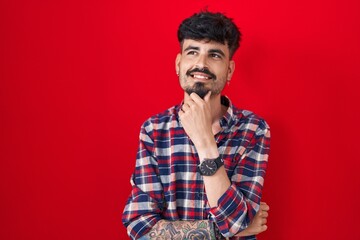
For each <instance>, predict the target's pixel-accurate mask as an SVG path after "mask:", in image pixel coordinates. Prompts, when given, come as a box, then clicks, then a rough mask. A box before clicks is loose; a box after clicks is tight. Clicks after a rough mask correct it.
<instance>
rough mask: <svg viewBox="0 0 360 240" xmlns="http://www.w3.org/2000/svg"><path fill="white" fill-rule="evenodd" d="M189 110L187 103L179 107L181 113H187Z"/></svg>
mask: <svg viewBox="0 0 360 240" xmlns="http://www.w3.org/2000/svg"><path fill="white" fill-rule="evenodd" d="M189 109H190V106H189V104H187V103H184V104H183V105H182V107H181V110H182V111H183V112H186V111H188V110H189Z"/></svg>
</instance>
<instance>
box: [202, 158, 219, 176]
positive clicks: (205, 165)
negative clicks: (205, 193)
mask: <svg viewBox="0 0 360 240" xmlns="http://www.w3.org/2000/svg"><path fill="white" fill-rule="evenodd" d="M216 170H217V165H216V163H215V161H213V160H205V161H203V162H202V163H201V164H200V171H201V174H202V175H205V176H211V175H214V173H215V172H216Z"/></svg>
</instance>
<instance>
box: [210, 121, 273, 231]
mask: <svg viewBox="0 0 360 240" xmlns="http://www.w3.org/2000/svg"><path fill="white" fill-rule="evenodd" d="M251 136H252V137H251V138H250V141H249V144H247V146H246V150H245V151H244V153H243V154H239V159H238V164H237V166H236V168H235V170H234V172H233V175H232V176H231V185H230V187H229V188H228V189H227V190H226V192H225V193H224V194H223V195H222V196H221V197H220V198H219V200H218V206H217V207H213V208H211V209H210V214H211V218H212V220H213V221H214V222H216V224H217V226H218V228H219V230H220V232H221V234H222V235H223V236H224V237H232V236H234V235H235V234H237V233H239V232H241V231H242V230H244V229H245V228H246V227H247V226H248V225H249V223H250V222H251V220H252V218H253V217H254V216H255V214H256V212H257V211H258V210H259V207H260V200H261V195H262V188H263V184H264V177H265V173H266V168H267V163H268V156H269V151H270V128H269V126H268V125H267V124H266V122H265V121H263V120H262V121H261V122H260V124H259V126H258V128H257V129H256V130H255V131H254V132H253V134H251Z"/></svg>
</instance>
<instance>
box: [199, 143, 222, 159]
mask: <svg viewBox="0 0 360 240" xmlns="http://www.w3.org/2000/svg"><path fill="white" fill-rule="evenodd" d="M195 147H196V150H197V152H198V155H199V159H200V161H201V162H202V161H204V159H205V158H217V157H218V156H219V150H218V148H217V145H216V142H215V141H214V143H209V144H206V145H201V146H198V147H197V146H195Z"/></svg>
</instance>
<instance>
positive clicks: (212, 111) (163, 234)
mask: <svg viewBox="0 0 360 240" xmlns="http://www.w3.org/2000/svg"><path fill="white" fill-rule="evenodd" d="M175 68H176V72H177V73H178V75H179V82H180V86H181V87H182V88H183V90H184V103H183V106H182V110H181V111H180V112H179V117H180V121H181V124H182V126H183V128H184V130H185V132H186V133H187V135H188V136H189V137H190V139H191V140H192V142H193V143H194V145H195V147H196V150H197V152H198V155H199V158H200V162H202V161H204V159H206V158H216V157H218V156H219V152H218V149H217V145H216V142H215V139H214V135H215V134H217V133H218V132H220V131H221V126H220V122H219V120H220V119H221V117H222V116H223V115H224V114H225V112H226V111H227V108H226V107H225V106H223V105H221V102H220V98H221V91H222V90H223V89H224V87H225V85H226V82H227V81H230V80H231V77H232V75H233V73H234V70H235V62H234V61H233V60H231V59H230V53H229V48H228V46H227V44H221V43H217V42H213V41H196V40H191V39H185V40H184V42H183V43H182V50H181V53H179V54H178V55H177V56H176V60H175ZM196 68H197V69H204V68H206V69H207V70H208V71H210V72H211V73H212V74H213V76H215V78H211V76H210V75H209V74H206V73H203V72H200V71H195V72H192V74H191V75H188V74H186V73H187V72H189V71H191V70H193V69H196ZM196 84H201V85H202V88H203V89H205V90H206V91H208V93H207V94H206V95H205V96H204V98H203V99H202V98H201V97H199V95H197V94H196V93H191V94H188V93H187V90H188V89H192V88H194V86H195V85H196ZM203 179H204V185H205V190H206V193H207V197H208V201H209V204H210V207H216V206H217V202H218V200H219V198H220V197H221V196H222V195H223V194H224V193H225V191H226V190H227V189H228V188H229V186H230V184H231V183H230V180H229V178H228V176H227V174H226V171H225V168H224V166H222V167H220V168H219V170H218V171H217V172H216V173H215V174H214V175H213V176H203ZM268 210H269V206H268V205H267V204H266V203H261V204H260V209H259V211H258V213H257V214H256V215H255V217H254V219H253V221H252V222H251V223H250V225H249V226H248V228H246V229H245V230H243V231H242V232H240V233H238V234H237V235H236V236H239V237H242V236H251V235H256V234H259V233H261V232H263V231H265V230H266V229H267V226H266V222H267V217H268ZM204 228H205V229H207V231H208V232H212V230H211V226H210V224H209V221H208V220H199V221H167V220H160V221H158V222H157V223H156V224H155V226H154V227H153V228H152V229H151V231H150V232H149V233H148V234H147V235H146V236H147V237H148V238H150V239H169V237H170V238H171V239H182V238H183V237H186V234H187V233H185V232H184V229H192V230H194V231H195V232H196V231H198V232H201V230H202V229H204ZM204 239H205V238H204Z"/></svg>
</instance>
